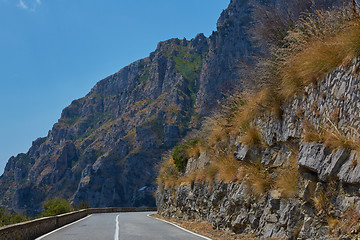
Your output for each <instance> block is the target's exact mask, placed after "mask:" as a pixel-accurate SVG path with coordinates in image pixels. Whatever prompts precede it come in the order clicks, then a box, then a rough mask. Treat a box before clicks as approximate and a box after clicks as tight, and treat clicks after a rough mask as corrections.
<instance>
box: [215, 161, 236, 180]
mask: <svg viewBox="0 0 360 240" xmlns="http://www.w3.org/2000/svg"><path fill="white" fill-rule="evenodd" d="M216 166H217V168H218V178H219V180H221V181H223V182H235V181H237V180H238V177H239V174H238V173H239V168H240V163H239V162H238V161H237V160H236V159H235V158H234V156H233V155H232V154H227V155H223V156H221V157H220V158H219V159H218V161H217V162H216Z"/></svg>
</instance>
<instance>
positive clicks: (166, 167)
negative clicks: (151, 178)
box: [156, 155, 179, 188]
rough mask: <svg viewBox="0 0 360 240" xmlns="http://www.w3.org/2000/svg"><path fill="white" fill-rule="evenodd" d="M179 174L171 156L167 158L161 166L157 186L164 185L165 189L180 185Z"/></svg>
mask: <svg viewBox="0 0 360 240" xmlns="http://www.w3.org/2000/svg"><path fill="white" fill-rule="evenodd" d="M178 180H179V173H178V170H177V169H176V166H175V164H174V160H173V158H172V156H171V155H169V156H167V157H166V158H165V159H164V161H163V162H162V164H161V165H160V169H159V175H158V177H157V179H156V181H157V184H164V186H165V188H171V187H174V186H176V185H177V184H178Z"/></svg>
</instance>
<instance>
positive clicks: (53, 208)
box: [41, 198, 71, 217]
mask: <svg viewBox="0 0 360 240" xmlns="http://www.w3.org/2000/svg"><path fill="white" fill-rule="evenodd" d="M43 208H44V211H43V212H42V213H41V216H42V217H49V216H56V215H59V214H63V213H67V212H70V211H71V206H70V204H69V202H68V201H66V200H65V199H61V198H54V199H51V200H48V201H46V202H44V203H43Z"/></svg>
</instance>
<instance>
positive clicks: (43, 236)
mask: <svg viewBox="0 0 360 240" xmlns="http://www.w3.org/2000/svg"><path fill="white" fill-rule="evenodd" d="M91 216H92V214H90V215H88V216H86V217H84V218H82V219H79V220H77V221H75V222H72V223H69V224H66V225H65V226H62V227H60V228H57V229H55V230H53V231H51V232H49V233H46V234H44V235H42V236H40V237H38V238H35V240H40V239H43V238H45V237H47V236H49V235H50V234H53V233H55V232H57V231H60V230H61V229H64V228H66V227H69V226H70V225H73V224H75V223H78V222H80V221H82V220H85V219H86V218H88V217H91Z"/></svg>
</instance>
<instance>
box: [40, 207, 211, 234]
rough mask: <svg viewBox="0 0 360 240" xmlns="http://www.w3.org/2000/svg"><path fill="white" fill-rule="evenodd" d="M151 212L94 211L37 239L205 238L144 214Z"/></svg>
mask: <svg viewBox="0 0 360 240" xmlns="http://www.w3.org/2000/svg"><path fill="white" fill-rule="evenodd" d="M148 214H153V213H151V212H128V213H125V212H123V213H103V214H93V215H90V216H88V217H86V218H85V219H82V220H80V221H78V222H76V223H73V224H71V225H68V226H65V227H63V228H60V229H58V230H56V231H54V232H52V233H50V234H46V235H44V236H42V237H39V238H37V240H145V239H146V240H152V239H154V240H204V238H201V237H199V236H195V235H193V234H191V233H188V232H185V231H183V230H181V229H179V228H177V227H174V226H172V225H170V224H168V223H165V222H162V221H159V220H156V219H153V218H150V217H147V215H148Z"/></svg>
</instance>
